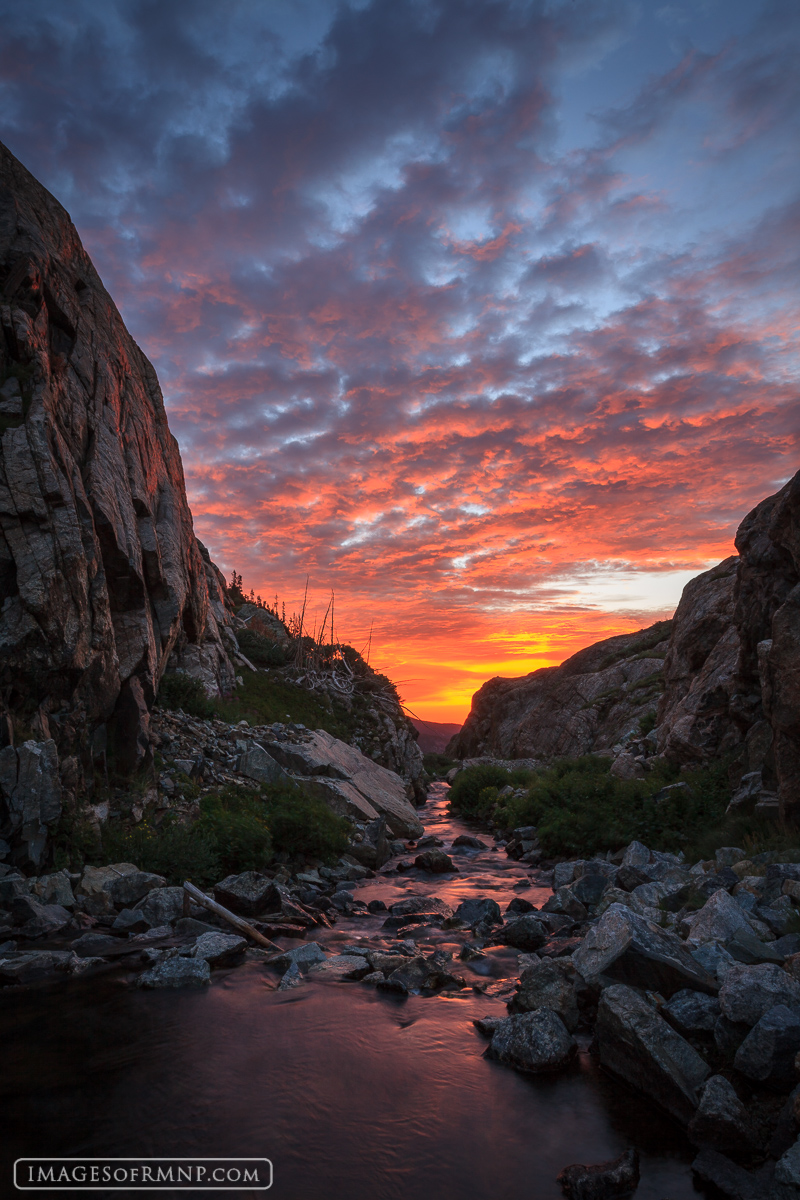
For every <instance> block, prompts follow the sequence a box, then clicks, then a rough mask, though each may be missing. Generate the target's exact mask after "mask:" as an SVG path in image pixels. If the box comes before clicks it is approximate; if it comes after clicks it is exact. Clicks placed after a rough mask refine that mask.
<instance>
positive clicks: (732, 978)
mask: <svg viewBox="0 0 800 1200" xmlns="http://www.w3.org/2000/svg"><path fill="white" fill-rule="evenodd" d="M719 1003H720V1008H721V1009H722V1013H723V1016H725V1017H727V1019H728V1020H729V1021H733V1022H734V1023H736V1024H740V1025H748V1026H750V1027H751V1028H752V1026H753V1025H755V1024H756V1022H757V1021H760V1020H761V1018H762V1017H763V1016H764V1014H765V1013H767V1012H769V1010H770V1009H771V1008H773V1007H774V1006H775V1005H776V1004H785V1005H786V1006H787V1008H792V1009H798V1008H800V983H798V981H797V980H796V979H794V978H793V977H792V976H791V975H790V974H789V973H788V971H784V970H783V969H782V968H781V967H778V966H776V965H774V964H773V963H760V964H758V965H756V966H752V967H748V966H739V965H738V964H737V965H736V966H734V967H731V969H730V970H729V971H728V973H727V975H726V976H725V982H724V983H723V985H722V987H721V989H720V993H719Z"/></svg>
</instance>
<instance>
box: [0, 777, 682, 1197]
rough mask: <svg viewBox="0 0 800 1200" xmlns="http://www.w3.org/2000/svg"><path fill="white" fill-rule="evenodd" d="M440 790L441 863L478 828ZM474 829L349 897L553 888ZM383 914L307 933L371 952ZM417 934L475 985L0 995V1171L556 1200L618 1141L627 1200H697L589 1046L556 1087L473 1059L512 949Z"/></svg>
mask: <svg viewBox="0 0 800 1200" xmlns="http://www.w3.org/2000/svg"><path fill="white" fill-rule="evenodd" d="M446 796H447V787H446V785H444V784H436V785H434V786H433V787H432V788H431V795H430V799H429V802H428V804H427V805H426V806H425V808H424V809H422V810H421V812H420V815H421V817H422V819H423V821H424V822H425V825H426V833H433V834H435V835H436V836H437V837H439V838H441V839H442V840H443V842H444V846H443V849H444V850H445V851H446V852H448V853H449V852H450V845H451V842H452V840H453V838H454V837H456V836H457V835H458V834H460V833H473V834H474V833H476V830H474V829H470V828H469V827H468V826H467V825H466V824H465V823H464V822H463V821H460V820H457V819H454V818H453V817H451V816H450V815H449V814H448V813H447V809H446V803H447V800H446ZM478 836H479V837H481V838H482V840H484V841H485V842H486V843H487V849H486V850H481V851H478V852H475V851H470V852H469V853H464V854H457V853H454V854H453V861H454V862H456V863H457V864H458V866H459V874H458V875H455V876H449V875H446V876H438V877H434V876H425V877H424V878H423V877H421V876H419V874H418V873H417V872H413V873H411V874H397V873H393V874H389V875H388V876H378V877H376V878H375V879H371V880H367V881H366V882H365V883H364V884H363V885H362V886H360V887H359V888H358V890H357V893H356V894H357V895H358V897H359V899H364V900H366V901H369V900H372V899H378V898H379V899H381V900H383V901H384V902H385V903H386V905H387V907H388V906H389V905H391V904H392V903H394V902H395V901H397V900H400V899H403V898H405V897H407V896H408V895H411V894H417V895H418V894H421V893H427V894H430V895H436V896H439V897H441V898H442V899H445V900H447V901H448V902H449V903H450V904H452V905H453V906H455V905H457V904H458V903H459V902H460V901H461V900H462V899H465V898H467V897H470V896H480V895H485V896H491V897H493V898H494V899H496V900H497V901H498V903H499V904H500V906H501V909H503V910H504V909H505V908H506V906H507V904H508V903H509V901H510V900H511V899H513V898H514V897H515V896H522V897H524V898H525V899H527V900H530V901H531V902H532V903H533V904H535V905H537V907H538V906H540V905H541V904H542V903H543V902H544V900H545V899H546V898H547V896H548V895H549V894H550V891H549V889H548V888H542V887H536V886H532V884H531V881H530V878H529V869H526V867H525V866H524V864H519V863H515V862H512V861H510V860H509V859H508V858H507V857H506V856H505V854H504V853H503V852H502V850H500V851H493V850H492V849H491V844H492V843H491V839H490V837H489V836H487V835H486V834H481V833H480V832H478ZM385 917H386V914H385V913H378V914H375V915H374V916H370V917H365V918H363V919H362V918H358V919H340V921H339V922H338V924H337V925H336V926H335V927H334V928H333V929H332V930H327V931H322V930H320V931H314V937H316V940H318V941H320V942H323V941H324V942H325V944H326V947H327V948H329V949H331V950H340V949H341V947H342V946H344V945H347V944H352V943H353V942H355V941H357V940H359V939H369V944H370V945H379V944H381V942H382V943H383V944H384V945H385V946H386V947H387V949H388V948H390V947H392V946H394V945H396V944H397V938H396V934H395V933H394V932H393V931H386V930H381V925H382V923H383V920H384V919H385ZM404 936H405V935H404ZM416 936H417V937H418V940H419V942H420V943H421V944H424V945H426V946H429V945H436V947H437V948H439V947H441V948H444V949H450V950H452V951H453V955H454V961H453V964H452V969H453V970H454V972H455V973H456V974H460V975H462V976H463V977H464V978H465V979H466V980H467V982H468V983H469V984H470V985H473V986H470V987H468V988H465V989H464V990H463V991H462V992H460V993H454V994H450V995H447V996H430V997H422V996H417V997H415V996H411V997H405V998H404V997H398V996H394V995H391V994H387V993H385V992H378V991H376V990H375V989H374V988H373V987H369V986H365V985H364V984H360V983H332V982H316V981H312V980H308V981H306V982H305V983H304V984H303V986H301V987H298V988H296V989H294V990H292V991H277V990H275V985H276V983H277V978H278V977H277V975H276V974H275V972H274V971H271V970H269V969H268V968H265V967H264V966H263V965H262V964H260V963H248V964H246V965H244V966H242V967H238V968H234V969H231V970H229V971H221V972H217V973H215V975H214V977H213V981H212V985H211V987H210V988H208V989H206V990H205V991H203V992H197V991H173V992H169V991H166V992H165V991H155V992H143V991H139V990H136V989H134V988H131V987H130V986H128V985H127V984H126V983H125V982H124V980H123V979H121V978H120V977H117V976H114V975H106V976H100V977H98V978H96V979H94V980H91V981H80V980H75V981H74V982H71V983H68V984H67V985H66V986H63V985H62V986H60V987H58V989H57V990H56V989H53V988H41V989H32V990H29V991H25V992H21V991H15V992H14V993H11V992H6V993H5V994H2V993H0V1036H2V1043H3V1047H4V1063H3V1072H2V1078H1V1079H0V1090H2V1101H0V1107H1V1112H2V1127H3V1131H4V1136H3V1139H2V1142H3V1145H2V1155H3V1159H4V1161H3V1164H2V1168H0V1170H2V1172H3V1177H4V1178H6V1179H10V1177H11V1176H10V1173H11V1164H12V1163H13V1161H14V1159H15V1158H18V1157H21V1156H33V1155H42V1154H46V1155H51V1156H53V1155H85V1156H97V1157H99V1156H109V1155H116V1156H129V1157H133V1156H145V1155H147V1156H183V1155H185V1156H192V1155H213V1156H265V1157H268V1158H270V1159H271V1160H272V1162H273V1164H274V1184H273V1187H272V1190H271V1192H270V1193H269V1194H270V1195H271V1196H274V1197H276V1198H281V1200H366V1198H367V1197H369V1198H370V1200H376V1198H377V1200H401V1198H402V1200H430V1198H431V1197H435V1198H436V1200H556V1198H558V1197H561V1196H562V1192H561V1189H560V1187H559V1185H558V1184H557V1183H556V1176H557V1174H558V1172H559V1171H560V1170H561V1169H562V1168H563V1167H564V1166H566V1165H567V1164H569V1163H573V1162H584V1163H594V1162H598V1161H603V1160H606V1159H611V1158H615V1157H616V1156H617V1155H619V1154H620V1153H622V1151H623V1150H625V1149H627V1147H628V1146H629V1145H631V1144H634V1145H636V1146H637V1147H638V1149H639V1151H640V1154H641V1170H642V1180H641V1183H640V1185H639V1188H638V1191H637V1192H636V1200H685V1198H688V1197H697V1195H698V1193H697V1191H696V1190H695V1187H694V1185H693V1182H692V1176H691V1171H690V1169H689V1164H690V1162H691V1160H692V1158H693V1156H694V1152H693V1149H692V1147H691V1146H690V1144H689V1143H688V1141H687V1140H686V1138H685V1137H684V1135H683V1134H682V1132H681V1131H680V1129H679V1128H678V1127H677V1126H675V1125H673V1124H672V1122H671V1121H670V1120H669V1118H667V1117H666V1116H664V1114H663V1113H662V1112H661V1111H660V1110H659V1109H657V1108H655V1107H654V1106H651V1105H650V1104H649V1102H648V1101H647V1100H646V1099H644V1098H642V1097H641V1096H638V1095H636V1094H634V1093H633V1092H630V1091H628V1090H627V1089H626V1088H624V1087H623V1086H621V1085H618V1084H616V1083H613V1082H612V1081H610V1080H609V1079H608V1078H607V1077H606V1076H604V1074H603V1073H602V1072H601V1071H600V1070H599V1069H598V1067H597V1065H596V1063H595V1061H594V1060H593V1058H592V1057H591V1056H590V1055H589V1053H588V1048H587V1047H586V1045H585V1041H586V1039H584V1040H583V1041H582V1042H581V1047H582V1049H581V1053H580V1055H579V1057H578V1060H577V1063H576V1065H575V1066H574V1067H573V1068H571V1069H570V1070H568V1071H567V1072H564V1073H562V1074H558V1075H554V1076H525V1075H521V1074H519V1073H517V1072H515V1071H514V1070H511V1069H509V1068H508V1067H505V1066H501V1065H499V1064H497V1063H494V1062H491V1061H489V1060H487V1059H484V1058H483V1053H484V1050H485V1049H486V1045H487V1043H486V1041H485V1039H483V1038H482V1037H481V1036H480V1035H479V1034H478V1033H477V1031H476V1030H475V1028H474V1027H473V1025H472V1021H473V1019H475V1018H478V1017H482V1016H486V1015H489V1014H491V1015H496V1016H505V1015H506V1007H505V999H506V998H507V994H508V990H509V987H510V984H511V983H512V982H513V981H514V980H516V978H517V977H518V974H519V970H518V967H517V953H516V951H513V950H510V949H507V948H497V949H494V950H490V951H488V952H487V955H486V958H485V959H482V960H480V961H478V962H476V963H464V962H460V961H459V959H458V954H459V951H460V949H461V945H462V944H463V934H462V935H461V936H460V939H459V940H456V935H454V934H453V933H452V932H448V931H446V930H439V929H431V928H429V927H427V928H426V929H425V930H424V931H420V933H419V934H418V935H416ZM308 940H312V938H311V936H309V939H308ZM293 944H298V943H293ZM504 981H505V982H504ZM474 986H478V987H482V988H485V989H486V992H485V993H484V994H479V993H477V992H476V991H475V990H474ZM504 992H505V995H504ZM44 1194H45V1193H42V1192H39V1193H38V1195H44ZM48 1194H50V1193H48ZM60 1194H61V1193H56V1192H53V1193H52V1195H53V1196H56V1195H60ZM86 1194H89V1193H86ZM92 1194H93V1195H95V1196H96V1195H100V1194H108V1195H109V1196H112V1195H115V1194H116V1195H118V1194H119V1193H113V1192H109V1193H97V1192H94V1193H92ZM139 1194H142V1193H139ZM161 1194H164V1193H161ZM175 1194H176V1195H177V1194H178V1193H175ZM183 1194H186V1193H183ZM216 1194H218V1195H219V1194H220V1193H216ZM228 1194H230V1195H239V1196H242V1195H243V1193H241V1192H239V1193H233V1192H231V1193H228ZM252 1194H253V1195H255V1194H256V1193H252ZM262 1194H263V1193H262Z"/></svg>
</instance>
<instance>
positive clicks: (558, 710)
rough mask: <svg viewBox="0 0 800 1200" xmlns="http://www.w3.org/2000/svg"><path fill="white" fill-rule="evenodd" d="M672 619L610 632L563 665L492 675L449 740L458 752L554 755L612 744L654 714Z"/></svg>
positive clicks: (585, 751)
mask: <svg viewBox="0 0 800 1200" xmlns="http://www.w3.org/2000/svg"><path fill="white" fill-rule="evenodd" d="M670 630H671V624H670V622H669V621H661V622H659V623H657V624H656V625H652V626H650V628H649V629H641V630H639V631H638V632H637V633H630V634H622V635H621V636H619V637H613V638H607V639H606V640H605V641H602V642H597V643H595V645H593V646H587V647H586V649H584V650H579V651H578V653H577V654H573V656H572V657H571V658H568V659H567V660H566V662H564V663H562V664H561V666H560V667H541V668H540V669H539V670H538V671H532V672H531V674H530V675H525V676H524V677H523V678H521V679H500V678H497V679H490V680H489V681H488V682H487V683H485V684H484V685H483V687H481V688H480V690H479V691H477V692H476V693H475V695H474V696H473V698H472V710H471V712H470V714H469V716H468V717H467V719H466V721H465V723H464V725H463V727H462V729H461V730H460V732H459V733H457V734H456V736H455V737H454V738H453V739H452V741H451V742H450V743H449V744H448V747H447V752H448V754H452V755H453V756H454V757H456V758H475V757H479V756H491V757H494V758H500V759H520V758H534V759H549V758H561V757H565V758H566V757H572V756H574V755H579V754H589V753H592V752H594V751H598V750H611V749H612V747H614V746H615V745H616V744H617V743H619V742H620V740H621V739H622V738H624V737H625V736H626V735H628V734H629V733H631V732H633V731H635V732H636V733H639V721H640V720H641V719H642V718H644V717H645V716H646V715H647V714H648V713H649V714H651V715H652V716H653V717H654V716H655V712H656V708H657V705H658V701H659V698H660V696H661V690H662V686H663V667H664V657H665V655H666V653H667V648H668V646H669V636H670Z"/></svg>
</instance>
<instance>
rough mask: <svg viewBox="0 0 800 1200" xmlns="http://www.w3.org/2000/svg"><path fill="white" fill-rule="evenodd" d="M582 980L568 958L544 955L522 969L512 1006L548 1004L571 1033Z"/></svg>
mask: <svg viewBox="0 0 800 1200" xmlns="http://www.w3.org/2000/svg"><path fill="white" fill-rule="evenodd" d="M581 983H582V980H580V978H579V976H578V973H577V971H576V970H575V968H574V966H573V965H572V963H571V962H570V960H569V959H566V958H555V959H553V958H547V959H543V960H542V961H541V962H538V963H535V964H534V965H533V966H530V967H527V968H526V969H525V970H524V971H523V972H522V975H521V976H520V981H519V991H518V992H517V994H516V996H515V997H514V1000H513V1010H514V1011H515V1012H536V1011H537V1010H538V1009H540V1008H549V1009H550V1010H551V1011H552V1012H554V1013H557V1014H558V1016H559V1017H560V1018H561V1020H562V1021H563V1022H564V1024H565V1025H566V1027H567V1029H568V1030H569V1031H570V1033H574V1032H575V1030H576V1029H577V1028H578V1020H579V1012H578V990H579V986H580V984H581Z"/></svg>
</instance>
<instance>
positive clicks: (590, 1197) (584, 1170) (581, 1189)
mask: <svg viewBox="0 0 800 1200" xmlns="http://www.w3.org/2000/svg"><path fill="white" fill-rule="evenodd" d="M556 1183H560V1184H561V1187H562V1189H563V1191H564V1194H565V1195H566V1196H568V1197H569V1200H613V1197H615V1196H629V1195H630V1194H631V1192H635V1191H636V1188H637V1187H638V1186H639V1152H638V1150H635V1149H634V1148H633V1147H631V1149H630V1150H626V1151H625V1153H624V1154H621V1155H620V1156H619V1158H615V1159H614V1160H613V1161H612V1162H604V1163H595V1165H594V1166H591V1167H586V1166H584V1165H583V1164H582V1163H573V1164H572V1166H569V1167H564V1170H563V1171H561V1172H559V1174H558V1176H557V1177H556Z"/></svg>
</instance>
